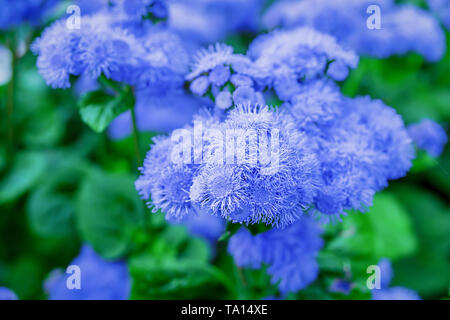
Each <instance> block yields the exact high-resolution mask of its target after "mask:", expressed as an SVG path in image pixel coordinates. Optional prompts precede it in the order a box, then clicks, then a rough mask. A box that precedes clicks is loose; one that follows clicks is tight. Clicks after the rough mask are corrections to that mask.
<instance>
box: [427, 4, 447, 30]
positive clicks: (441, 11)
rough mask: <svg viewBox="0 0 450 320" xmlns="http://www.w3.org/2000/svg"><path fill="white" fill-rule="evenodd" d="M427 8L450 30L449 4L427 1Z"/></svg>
mask: <svg viewBox="0 0 450 320" xmlns="http://www.w3.org/2000/svg"><path fill="white" fill-rule="evenodd" d="M427 2H428V6H429V7H430V8H431V10H432V11H433V13H435V14H436V15H437V16H438V17H439V18H440V19H441V21H442V23H443V24H444V25H445V27H446V28H447V29H449V30H450V4H449V2H448V1H447V0H427Z"/></svg>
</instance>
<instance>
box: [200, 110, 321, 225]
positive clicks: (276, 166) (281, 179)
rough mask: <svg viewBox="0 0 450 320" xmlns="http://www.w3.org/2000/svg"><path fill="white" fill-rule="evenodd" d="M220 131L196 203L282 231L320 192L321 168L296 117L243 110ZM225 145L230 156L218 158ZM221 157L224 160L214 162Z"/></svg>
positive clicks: (236, 219) (203, 168)
mask: <svg viewBox="0 0 450 320" xmlns="http://www.w3.org/2000/svg"><path fill="white" fill-rule="evenodd" d="M216 130H218V132H219V133H221V134H220V136H219V138H217V137H215V139H212V140H211V141H209V150H208V152H207V154H210V155H212V156H211V157H212V158H213V160H214V161H208V159H206V163H205V164H204V165H201V166H200V168H199V170H198V171H197V176H196V177H195V179H194V181H193V185H192V187H191V200H192V201H193V202H194V203H197V204H198V205H200V206H201V207H202V208H203V209H206V210H209V211H211V213H213V214H216V215H221V216H222V217H224V218H226V219H229V220H231V221H233V222H239V223H251V224H253V223H259V222H263V223H266V224H272V225H273V226H276V227H280V228H283V227H285V226H287V225H289V224H292V223H293V222H294V221H296V220H297V219H298V218H299V217H300V216H301V215H302V212H303V210H304V209H305V208H307V207H308V206H309V205H310V204H311V202H312V199H313V197H314V195H315V192H316V190H317V184H318V176H317V174H318V172H317V169H318V167H317V164H318V163H317V160H316V155H315V154H314V153H313V152H312V150H311V148H310V143H309V142H308V140H307V138H306V136H305V135H303V134H302V133H300V132H299V131H297V129H296V126H295V123H294V122H293V120H292V118H291V117H290V116H289V115H288V114H285V113H279V112H274V111H272V110H270V109H269V108H268V107H262V106H258V105H248V104H247V105H238V106H237V107H236V108H235V109H233V110H231V111H230V113H229V114H228V116H227V118H226V119H225V121H224V122H223V123H221V124H220V125H219V126H217V127H216ZM240 139H242V140H240ZM234 143H236V145H237V146H240V147H238V148H236V149H235V150H234V151H235V152H233V150H232V149H233V145H234ZM223 145H226V146H227V147H226V148H227V149H228V152H229V153H227V151H226V150H225V152H220V153H218V152H219V151H218V150H220V149H221V148H222V147H221V146H223ZM240 148H243V149H240ZM239 150H241V151H239ZM219 154H221V156H224V158H223V159H215V158H214V157H215V156H217V155H219ZM216 160H218V161H216Z"/></svg>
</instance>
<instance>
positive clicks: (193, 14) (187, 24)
mask: <svg viewBox="0 0 450 320" xmlns="http://www.w3.org/2000/svg"><path fill="white" fill-rule="evenodd" d="M263 3H264V1H263V0H233V1H229V0H177V1H169V2H168V7H169V27H170V28H171V29H172V30H175V31H176V32H178V33H180V34H182V35H183V38H189V39H190V40H191V41H194V42H200V43H211V42H216V41H221V40H223V39H225V38H226V36H227V35H228V34H232V33H235V32H255V31H257V29H258V27H259V19H260V12H261V9H262V6H263Z"/></svg>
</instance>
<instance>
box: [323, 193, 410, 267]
mask: <svg viewBox="0 0 450 320" xmlns="http://www.w3.org/2000/svg"><path fill="white" fill-rule="evenodd" d="M341 228H342V229H343V232H341V234H340V237H338V238H336V239H334V240H333V241H331V242H330V244H329V249H330V250H333V251H338V252H340V253H341V254H344V255H348V256H354V257H367V258H374V259H379V258H382V257H386V258H390V259H398V258H400V257H404V256H407V255H410V254H411V253H413V252H414V250H415V248H416V238H415V236H414V233H413V230H412V227H411V222H410V220H409V217H408V214H407V212H406V211H405V209H404V208H403V206H402V204H401V203H400V202H399V201H398V200H397V199H396V198H395V196H393V195H392V194H390V193H388V192H385V193H380V194H378V195H376V196H375V200H374V204H373V207H371V208H370V209H369V210H368V212H367V213H365V214H361V213H356V212H352V213H350V214H349V215H348V216H347V217H345V218H344V219H343V222H342V226H341Z"/></svg>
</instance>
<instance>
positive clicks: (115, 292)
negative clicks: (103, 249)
mask: <svg viewBox="0 0 450 320" xmlns="http://www.w3.org/2000/svg"><path fill="white" fill-rule="evenodd" d="M70 265H75V266H78V267H79V268H80V273H81V275H80V284H81V288H80V289H69V288H68V287H67V282H68V280H69V279H68V278H69V277H70V276H71V274H66V273H63V272H62V271H61V270H55V271H53V272H52V273H51V274H50V276H49V278H48V279H47V281H46V282H45V291H46V292H47V293H48V296H49V299H51V300H125V299H128V296H129V292H130V281H131V279H130V276H129V273H128V269H127V266H126V264H125V263H124V262H121V261H117V262H112V261H107V260H104V259H103V258H101V257H100V256H98V255H97V254H96V253H95V251H94V250H93V249H92V248H91V247H90V246H88V245H84V246H83V247H82V249H81V252H80V254H79V255H78V257H76V258H75V259H74V260H73V261H72V262H71V263H70Z"/></svg>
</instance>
